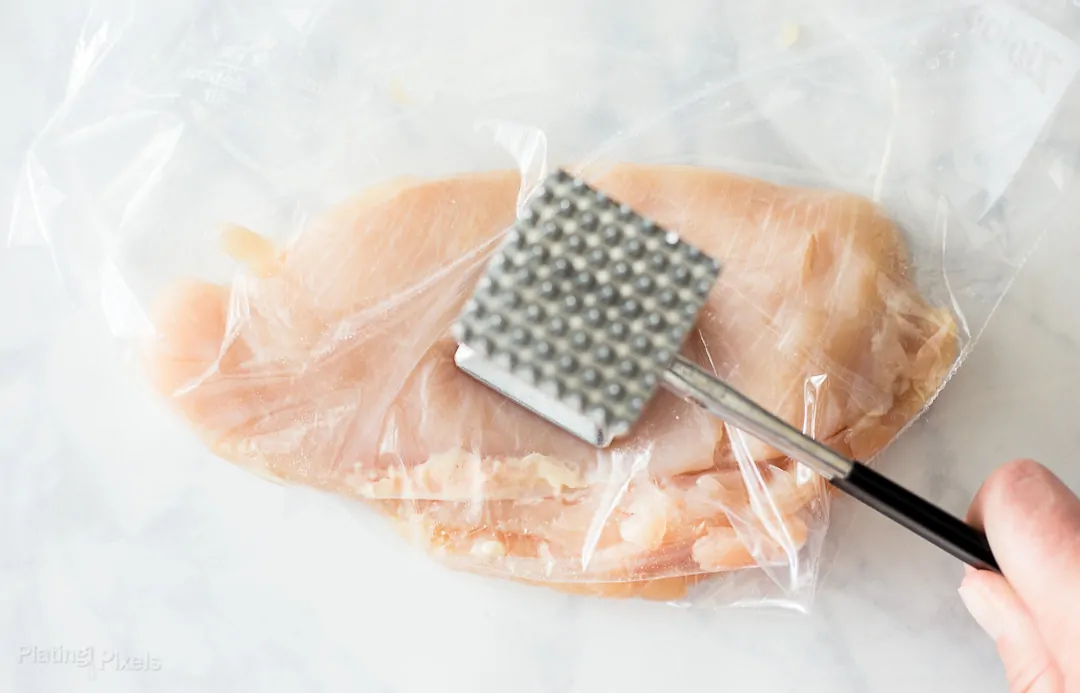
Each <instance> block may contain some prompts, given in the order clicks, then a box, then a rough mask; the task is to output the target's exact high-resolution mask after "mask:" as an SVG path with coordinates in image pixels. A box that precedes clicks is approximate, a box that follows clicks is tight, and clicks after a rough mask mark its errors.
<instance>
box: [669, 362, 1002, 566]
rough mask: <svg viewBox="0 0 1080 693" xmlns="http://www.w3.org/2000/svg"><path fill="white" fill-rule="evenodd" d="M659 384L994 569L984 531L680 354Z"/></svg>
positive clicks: (938, 543)
mask: <svg viewBox="0 0 1080 693" xmlns="http://www.w3.org/2000/svg"><path fill="white" fill-rule="evenodd" d="M664 386H665V387H666V388H667V389H669V390H671V391H672V392H674V393H675V394H677V395H678V396H680V397H682V398H683V399H687V400H689V401H691V402H694V403H696V404H698V405H699V406H701V407H704V408H705V409H706V410H708V411H710V412H712V413H713V414H715V415H716V416H718V417H720V418H721V419H723V420H725V421H728V422H730V423H732V424H734V425H735V426H737V427H738V428H740V429H741V430H743V431H746V432H747V433H749V434H750V435H752V436H754V437H755V438H758V439H759V440H762V441H764V442H766V443H768V444H769V445H771V446H773V447H774V448H776V449H777V450H779V451H780V452H782V453H784V454H785V455H787V456H789V457H791V458H792V459H793V460H796V461H798V462H801V463H803V464H805V465H806V466H808V467H810V468H811V469H813V470H814V471H816V472H817V473H818V474H821V475H822V476H823V477H825V478H826V479H828V480H829V482H830V483H832V484H833V485H834V486H836V487H837V488H839V489H840V490H842V491H844V492H845V493H847V494H848V495H850V496H852V497H854V498H856V499H858V500H860V501H862V502H863V503H865V504H866V505H868V506H870V507H871V508H874V509H875V510H877V511H878V512H880V513H882V514H883V515H885V516H886V517H888V518H890V519H892V520H894V521H896V522H898V523H899V524H901V525H902V526H904V527H906V528H907V529H909V530H911V531H913V532H914V533H916V534H918V535H919V536H921V537H923V538H924V539H927V540H928V541H930V542H931V543H933V544H935V545H936V546H938V547H940V548H942V549H944V550H945V551H947V552H949V553H950V554H952V555H953V556H955V557H957V558H959V559H960V560H962V561H964V562H965V563H967V564H969V565H971V566H974V567H976V568H979V569H981V570H994V571H997V570H999V568H998V565H997V561H996V560H995V559H994V554H993V552H992V551H991V549H990V544H989V542H987V540H986V536H985V535H984V534H983V533H982V532H981V531H979V530H977V529H975V528H973V527H970V526H968V525H966V524H964V523H963V522H962V521H961V520H959V519H957V518H955V517H953V516H952V515H949V514H948V513H946V512H945V511H944V510H941V509H940V508H937V507H935V506H934V505H932V504H931V503H929V502H928V501H926V500H923V499H922V498H919V497H918V496H916V495H915V494H913V493H911V492H910V491H908V490H906V489H904V488H902V487H900V486H899V485H897V484H896V483H894V482H892V481H889V480H888V479H886V478H885V477H883V476H881V475H880V474H878V473H877V472H874V471H873V470H871V469H870V468H869V467H866V466H865V465H863V464H861V463H859V462H856V461H855V460H850V459H848V458H846V457H844V456H843V455H839V454H837V453H836V452H835V451H834V450H832V449H830V448H829V447H827V446H825V445H822V444H821V443H819V442H817V441H816V440H814V439H813V438H811V437H809V436H807V435H804V434H803V433H802V432H801V431H799V430H797V429H795V428H794V427H792V426H791V425H789V424H788V423H787V422H785V421H783V420H781V419H780V418H778V417H776V416H775V415H773V414H771V413H770V412H768V411H766V410H764V409H762V408H761V407H760V406H759V405H758V404H756V403H755V402H754V401H753V400H751V399H748V398H747V397H746V396H745V395H743V394H742V393H740V392H739V391H738V390H735V389H734V388H732V387H731V386H729V385H728V384H727V383H725V382H723V381H722V380H719V379H717V378H715V377H714V376H713V375H711V374H709V373H707V372H706V371H704V370H702V369H701V368H699V367H698V366H696V365H694V364H693V363H691V362H689V361H687V360H686V359H684V358H682V357H681V356H680V357H678V358H676V359H675V361H674V362H673V363H672V364H671V366H670V367H669V368H668V370H667V371H666V372H665V373H664Z"/></svg>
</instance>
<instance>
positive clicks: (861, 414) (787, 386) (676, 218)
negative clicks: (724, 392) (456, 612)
mask: <svg viewBox="0 0 1080 693" xmlns="http://www.w3.org/2000/svg"><path fill="white" fill-rule="evenodd" d="M589 182H590V183H592V184H593V185H595V186H597V187H598V188H600V189H602V190H604V191H605V192H607V193H608V194H609V195H610V196H611V197H613V198H614V199H617V200H619V201H622V202H625V203H627V204H629V205H631V206H632V207H634V208H636V209H637V210H638V211H640V212H641V213H643V214H644V215H646V216H649V217H651V218H653V219H655V220H656V221H657V222H658V223H660V224H661V225H663V226H666V227H667V228H669V229H671V230H674V231H676V232H678V233H679V234H681V235H682V236H683V237H684V238H686V239H687V240H688V241H689V242H691V243H692V244H694V245H696V246H698V247H699V248H701V249H702V250H704V251H706V252H708V253H709V254H711V255H712V256H713V257H716V258H717V259H718V260H720V261H721V263H722V265H723V270H722V274H721V278H720V281H719V282H718V285H717V287H716V288H715V289H714V291H713V293H712V295H711V296H710V298H709V300H708V302H707V304H706V308H705V310H704V311H703V314H702V316H701V318H700V320H699V323H698V325H697V329H696V331H694V332H693V333H692V334H691V336H690V338H689V340H688V342H687V344H686V347H685V350H684V353H685V354H686V355H687V356H688V357H690V358H692V359H694V360H695V361H697V362H698V363H700V364H702V365H703V366H705V367H706V368H709V369H711V370H712V371H714V372H715V373H716V374H717V375H719V376H720V377H722V378H724V379H725V380H727V381H729V382H731V383H732V384H733V385H735V386H736V387H738V388H740V389H742V390H743V391H744V392H745V393H746V394H747V395H749V396H751V397H752V398H754V399H755V400H757V401H758V402H759V403H760V404H762V405H763V406H765V407H766V408H768V409H770V410H772V411H774V412H776V413H777V414H778V415H779V416H781V417H783V418H784V419H785V420H787V421H789V422H790V423H792V424H793V425H795V426H798V427H801V428H802V429H803V430H805V431H806V432H808V433H811V434H812V435H814V436H815V437H818V438H819V439H823V440H827V441H828V442H829V443H830V444H832V445H833V446H834V447H836V448H837V449H839V450H841V451H842V452H844V453H845V454H852V455H855V456H857V457H860V458H862V459H866V458H868V457H870V456H872V455H873V454H874V453H876V452H877V451H878V450H879V449H880V448H881V447H882V446H883V445H884V444H885V443H887V442H888V441H889V440H890V439H891V437H892V436H893V435H895V434H896V432H897V431H899V430H900V428H901V427H903V426H904V425H905V424H906V423H907V422H908V421H909V420H910V419H911V418H912V417H913V416H914V415H916V414H917V413H918V412H919V411H920V409H921V408H922V407H923V406H924V405H925V404H926V403H927V402H928V400H929V399H930V398H931V397H932V395H933V394H934V393H935V392H936V390H937V388H938V387H940V385H941V384H942V382H943V381H944V379H945V377H946V375H947V373H948V370H949V368H950V367H951V365H952V363H953V361H954V359H955V356H956V348H957V345H956V335H955V324H954V322H953V319H952V317H951V315H950V314H949V313H948V312H947V311H946V310H943V309H937V308H933V307H931V306H929V305H927V303H926V302H925V301H924V300H923V299H922V298H921V297H920V296H919V294H918V293H917V291H916V289H915V288H914V286H913V284H912V283H911V281H910V279H909V278H908V275H907V266H906V254H905V251H904V248H903V246H902V242H901V238H900V236H899V234H898V232H897V230H896V228H895V227H894V226H893V225H892V223H890V221H889V220H888V219H887V218H885V217H884V216H883V215H882V214H881V213H879V211H878V210H877V209H876V208H875V207H874V206H872V205H871V204H870V203H869V202H867V201H865V200H863V199H860V198H857V197H854V196H850V195H847V194H840V193H835V192H827V191H819V190H809V189H795V188H787V187H781V186H776V185H772V184H769V183H766V182H763V181H758V180H752V179H747V178H742V177H737V176H733V175H728V174H724V173H719V172H714V171H709V170H704V169H697V168H685V167H661V166H638V165H619V166H615V167H612V168H610V169H607V170H605V171H604V172H603V173H600V174H598V175H596V176H591V177H590V178H589ZM519 185H520V181H519V178H518V175H517V174H516V173H513V172H509V171H505V172H504V171H499V172H491V173H481V174H468V175H461V176H456V177H452V178H446V179H441V180H415V179H409V180H397V181H393V182H391V183H387V184H385V185H383V186H380V187H378V188H375V189H372V190H369V191H366V192H364V193H362V194H361V195H359V196H357V197H355V198H354V199H351V200H348V201H346V202H345V203H343V204H341V205H340V206H338V207H337V208H335V209H333V210H331V211H330V212H329V213H327V214H326V215H325V216H324V217H322V218H321V219H320V220H318V221H317V222H315V223H314V224H312V225H311V226H310V227H309V228H308V229H306V230H305V232H304V233H303V234H302V235H300V236H299V238H297V239H296V241H295V242H294V243H292V244H291V245H290V246H289V247H288V248H286V249H284V250H278V249H277V248H275V247H273V246H272V245H271V244H269V243H268V242H267V241H265V240H264V239H262V238H261V237H259V236H258V235H256V234H254V233H252V232H250V231H247V230H245V229H240V228H232V229H230V230H229V231H228V232H227V233H226V234H225V237H224V240H225V250H226V251H227V252H229V253H230V254H231V255H233V256H234V257H236V258H237V259H239V260H241V261H243V262H244V263H245V264H246V265H247V266H248V268H249V270H250V271H248V272H242V273H238V274H237V277H236V279H235V281H234V282H233V284H232V286H220V285H215V284H210V283H205V282H199V281H187V282H182V283H178V284H177V285H175V286H173V287H172V289H171V290H170V291H169V292H168V293H167V295H165V296H164V297H162V300H161V301H160V303H159V304H158V305H157V307H156V311H155V313H154V316H153V321H154V324H155V326H156V328H157V331H158V335H157V338H156V340H155V341H154V342H153V343H152V344H150V345H149V348H148V352H147V366H148V370H149V373H150V376H151V378H152V381H153V383H154V385H155V387H156V388H157V390H158V391H159V392H160V393H161V394H162V395H163V396H165V397H167V398H169V399H170V401H171V402H172V403H173V405H175V407H176V408H177V409H178V410H179V411H180V412H181V414H182V415H183V416H184V417H186V419H187V420H188V421H189V422H190V423H191V425H192V426H193V427H194V429H195V430H196V431H198V433H199V434H200V435H201V437H202V438H203V440H204V441H205V442H206V444H207V445H208V446H209V447H210V448H212V449H213V450H214V451H215V452H216V453H218V454H219V455H221V456H222V457H224V458H226V459H229V460H231V461H233V462H235V463H237V464H240V465H242V466H244V467H246V468H248V469H251V470H253V471H256V472H258V473H261V474H264V475H267V476H269V477H272V478H274V479H278V480H282V481H284V482H288V483H300V484H306V485H310V486H314V487H318V488H322V489H326V490H328V491H332V492H336V493H341V494H346V495H348V496H351V497H354V498H358V499H362V500H365V501H368V502H371V503H373V504H374V505H376V506H377V507H378V508H380V509H381V510H383V511H384V512H385V513H386V514H387V515H388V516H389V517H390V518H392V519H393V520H394V522H395V524H396V525H397V526H398V527H399V528H400V529H401V530H402V531H403V532H404V533H405V534H406V535H407V536H409V537H410V538H411V539H412V540H414V541H416V542H418V543H420V544H421V545H423V546H425V547H426V548H427V549H429V550H430V551H431V552H432V553H433V554H434V555H436V556H439V557H440V558H442V559H444V560H446V561H447V562H448V563H450V564H451V565H454V566H457V567H460V568H463V569H468V570H476V571H480V572H485V573H489V574H497V575H503V576H506V577H509V578H512V579H518V580H524V581H528V582H535V583H543V584H548V585H552V586H557V587H560V588H562V589H567V590H571V591H578V592H584V593H590V594H603V595H607V596H643V597H651V598H661V599H669V598H673V597H677V596H679V595H680V594H682V593H683V592H684V591H685V590H686V589H687V588H688V587H689V586H691V585H693V584H695V583H696V582H698V581H699V580H701V579H702V578H703V577H705V576H708V575H709V574H712V573H719V572H723V571H728V570H733V569H738V568H744V567H752V566H755V565H768V564H770V563H775V564H781V565H782V564H785V563H791V562H793V561H795V560H796V556H797V554H798V552H799V550H800V547H801V546H802V545H803V543H804V542H805V540H806V537H807V536H808V534H809V533H810V532H811V531H813V530H820V529H821V527H822V525H823V523H824V520H823V519H822V513H821V512H820V510H821V509H820V508H818V507H815V506H816V505H817V502H816V501H821V500H824V490H823V487H822V486H823V485H822V484H821V482H820V480H819V479H818V478H817V477H815V476H813V475H810V474H807V473H806V471H805V470H802V469H801V468H798V467H797V466H796V465H794V464H793V463H792V462H791V461H790V460H787V459H786V458H784V457H783V456H782V455H780V454H779V453H777V452H776V451H775V450H772V449H770V448H769V447H768V446H765V445H763V444H760V443H759V442H757V441H754V440H752V439H749V438H748V437H745V436H743V435H742V434H740V433H738V432H735V435H734V436H733V437H732V436H730V435H729V434H728V431H727V429H726V428H725V426H724V425H723V424H722V422H720V421H718V420H716V419H715V418H713V417H711V416H710V415H708V414H706V413H705V412H703V411H701V410H698V409H696V408H695V407H693V406H692V405H689V404H687V403H684V402H682V401H679V400H677V399H676V398H674V397H672V396H671V395H668V394H666V393H661V394H660V395H659V396H657V397H656V398H655V399H654V400H653V401H652V403H651V404H650V406H649V407H648V408H647V411H646V413H645V415H644V417H643V419H642V420H641V421H640V422H639V424H638V425H637V426H636V428H635V430H634V431H633V434H632V435H631V436H629V437H628V438H626V439H625V440H621V441H618V442H617V443H616V444H615V445H614V446H612V447H611V448H609V449H605V450H597V449H595V448H593V447H590V446H588V445H586V444H585V443H583V442H581V441H579V440H577V439H576V438H573V437H572V436H570V435H569V434H566V433H564V432H563V431H561V430H560V429H558V428H556V427H555V426H553V425H551V424H548V423H547V422H545V421H543V420H541V419H539V418H537V417H536V416H534V415H533V414H531V413H529V412H526V411H525V410H523V409H521V408H519V407H518V406H516V405H514V404H512V403H509V402H507V401H505V400H504V399H503V398H502V397H501V396H500V395H498V394H496V393H494V392H492V391H490V390H488V389H487V388H486V387H484V386H482V385H480V384H479V383H477V382H475V381H473V380H472V379H471V378H469V377H468V376H466V375H464V374H463V373H461V372H460V371H458V370H457V368H456V367H455V366H454V363H453V352H454V348H455V345H454V343H453V342H452V340H451V339H450V337H449V333H448V330H449V325H450V323H451V321H452V320H453V319H454V317H455V316H456V314H457V312H458V311H459V309H460V307H461V305H462V303H463V301H464V300H465V299H466V298H467V297H468V295H469V294H470V293H471V291H472V288H473V284H474V282H475V281H476V279H477V277H478V275H479V271H480V268H481V266H482V263H483V262H484V261H485V259H486V258H487V256H488V253H489V252H490V251H491V250H492V248H493V245H494V244H495V243H497V241H498V237H499V235H500V234H501V232H502V231H503V230H504V229H506V228H507V227H509V226H510V225H511V224H512V222H513V219H514V212H515V203H516V199H517V195H518V188H519Z"/></svg>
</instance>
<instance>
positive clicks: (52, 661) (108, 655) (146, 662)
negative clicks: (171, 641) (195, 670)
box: [18, 645, 162, 672]
mask: <svg viewBox="0 0 1080 693" xmlns="http://www.w3.org/2000/svg"><path fill="white" fill-rule="evenodd" d="M18 663H19V664H24V665H40V666H45V665H53V666H73V667H77V668H79V669H87V670H90V671H94V672H97V671H101V672H106V671H108V672H154V671H161V667H162V663H161V659H159V658H158V657H155V656H153V655H151V654H150V653H142V654H138V655H131V654H128V653H125V652H120V651H118V650H113V649H107V648H97V647H93V646H90V647H79V648H71V647H65V646H63V645H57V646H55V647H40V646H38V645H26V646H23V647H20V648H19V655H18Z"/></svg>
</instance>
